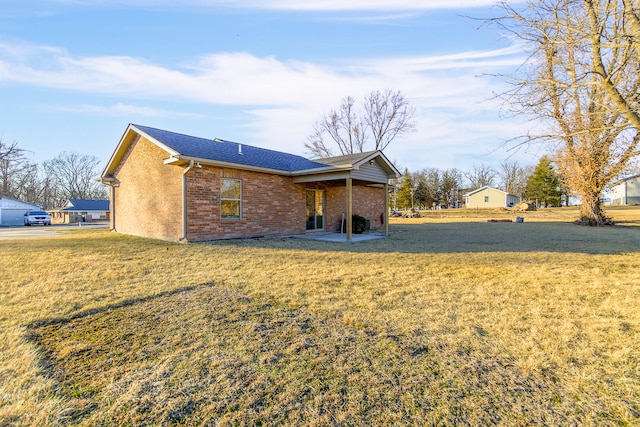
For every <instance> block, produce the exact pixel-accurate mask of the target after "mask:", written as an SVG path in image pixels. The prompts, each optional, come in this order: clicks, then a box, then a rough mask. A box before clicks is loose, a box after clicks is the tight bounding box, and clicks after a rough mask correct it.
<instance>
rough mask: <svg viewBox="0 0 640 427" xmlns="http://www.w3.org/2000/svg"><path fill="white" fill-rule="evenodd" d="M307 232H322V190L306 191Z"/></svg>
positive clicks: (323, 225)
mask: <svg viewBox="0 0 640 427" xmlns="http://www.w3.org/2000/svg"><path fill="white" fill-rule="evenodd" d="M306 213H307V230H324V227H325V224H324V190H307V209H306Z"/></svg>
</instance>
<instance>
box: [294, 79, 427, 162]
mask: <svg viewBox="0 0 640 427" xmlns="http://www.w3.org/2000/svg"><path fill="white" fill-rule="evenodd" d="M414 114H415V108H413V107H412V106H411V104H410V103H409V101H408V100H407V99H406V98H405V96H404V95H403V94H402V93H401V92H400V91H392V90H390V89H387V90H385V91H384V92H380V91H379V90H376V91H373V92H371V93H370V94H369V95H368V96H366V97H365V99H364V109H363V110H362V111H360V112H358V111H356V109H355V99H354V98H352V97H350V96H348V97H346V98H343V99H342V102H341V104H340V107H339V108H338V109H337V110H330V111H329V112H328V113H327V114H325V115H324V116H322V118H321V119H320V120H318V121H317V122H316V123H315V125H314V126H313V132H312V133H311V135H310V136H309V137H308V138H307V142H306V143H305V145H304V146H305V148H307V150H308V151H309V152H310V153H311V154H312V155H313V156H315V157H331V156H333V155H335V152H334V149H335V148H337V149H338V151H339V154H341V155H346V154H354V153H362V152H364V151H367V150H384V149H385V148H386V147H387V146H388V145H389V144H390V143H391V142H392V141H394V140H395V139H396V138H398V137H400V136H402V135H405V134H408V133H412V132H414V131H415V129H416V126H415V122H414V121H413V116H414Z"/></svg>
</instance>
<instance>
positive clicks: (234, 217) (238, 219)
mask: <svg viewBox="0 0 640 427" xmlns="http://www.w3.org/2000/svg"><path fill="white" fill-rule="evenodd" d="M224 181H235V182H237V183H238V185H239V187H240V194H239V196H238V198H230V197H223V196H222V186H223V182H224ZM225 201H230V202H237V203H238V216H232V217H231V216H226V217H225V216H223V210H222V204H223V202H225ZM220 219H221V220H222V221H240V220H242V180H241V179H238V178H220Z"/></svg>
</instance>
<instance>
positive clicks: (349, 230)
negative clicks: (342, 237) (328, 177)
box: [346, 177, 353, 242]
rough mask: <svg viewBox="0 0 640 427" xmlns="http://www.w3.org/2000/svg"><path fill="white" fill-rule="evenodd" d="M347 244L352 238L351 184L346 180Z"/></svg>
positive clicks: (349, 180) (349, 178) (348, 179)
mask: <svg viewBox="0 0 640 427" xmlns="http://www.w3.org/2000/svg"><path fill="white" fill-rule="evenodd" d="M346 219H347V242H350V241H351V239H352V238H353V182H352V178H351V177H348V178H347V218H346Z"/></svg>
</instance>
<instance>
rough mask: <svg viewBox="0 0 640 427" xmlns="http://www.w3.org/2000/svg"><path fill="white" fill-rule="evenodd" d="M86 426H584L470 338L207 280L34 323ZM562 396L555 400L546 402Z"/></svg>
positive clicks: (70, 404)
mask: <svg viewBox="0 0 640 427" xmlns="http://www.w3.org/2000/svg"><path fill="white" fill-rule="evenodd" d="M30 329H31V334H30V340H31V341H32V342H34V343H35V344H36V345H37V346H38V347H39V348H40V349H41V351H42V353H43V354H44V358H43V369H44V370H45V371H46V372H47V373H48V374H49V375H50V378H52V379H53V380H54V381H55V382H56V384H57V395H58V396H59V397H60V398H62V399H63V400H64V401H65V402H66V403H67V411H66V412H65V413H64V415H63V416H62V418H63V419H61V420H60V421H61V423H62V424H66V423H71V424H82V425H156V424H157V425H173V424H188V425H220V426H225V425H423V424H442V425H460V424H464V425H490V424H500V423H501V422H506V423H513V424H514V425H548V424H555V425H562V424H565V425H566V424H576V422H577V421H579V420H576V419H575V416H574V414H575V413H576V409H575V407H573V406H574V403H573V402H572V400H571V399H570V398H567V396H564V395H562V394H561V392H560V391H559V390H558V389H556V386H555V385H554V384H553V382H552V381H547V380H544V379H541V378H534V377H532V376H530V375H528V374H524V373H523V372H521V371H520V370H519V369H517V368H516V367H514V366H513V364H512V361H511V359H510V357H509V356H508V355H504V354H496V352H493V351H491V344H490V342H489V341H486V340H488V339H489V337H487V333H486V332H484V331H481V332H482V333H480V332H479V333H478V334H477V337H476V339H475V340H474V341H473V342H469V341H468V340H466V341H465V342H459V341H460V340H455V342H454V341H452V340H445V339H444V338H442V337H439V336H427V334H424V333H421V332H420V331H416V332H415V333H414V334H412V335H411V336H404V335H400V334H397V333H395V332H394V331H389V330H385V331H381V330H374V329H362V328H355V327H350V326H348V325H346V324H345V323H344V322H343V321H342V319H335V318H321V317H318V316H314V315H311V314H310V313H308V312H306V311H305V310H303V309H299V308H292V307H290V306H287V305H286V304H282V303H279V302H278V301H275V300H273V299H270V298H266V297H249V296H247V295H246V294H243V293H242V292H240V291H238V290H234V289H230V288H227V287H222V286H215V285H211V284H207V286H199V287H193V288H185V289H180V290H177V291H174V292H166V293H162V294H158V295H155V296H152V297H148V298H141V299H138V300H131V301H128V302H126V303H122V304H116V305H112V306H108V307H105V308H104V309H101V310H94V311H91V312H85V313H82V314H81V315H78V316H74V317H73V318H71V319H66V320H64V321H62V320H54V321H47V322H38V324H37V325H32V327H31V328H30ZM551 399H553V402H554V403H552V404H551V403H550V402H551Z"/></svg>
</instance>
